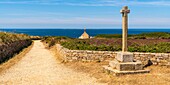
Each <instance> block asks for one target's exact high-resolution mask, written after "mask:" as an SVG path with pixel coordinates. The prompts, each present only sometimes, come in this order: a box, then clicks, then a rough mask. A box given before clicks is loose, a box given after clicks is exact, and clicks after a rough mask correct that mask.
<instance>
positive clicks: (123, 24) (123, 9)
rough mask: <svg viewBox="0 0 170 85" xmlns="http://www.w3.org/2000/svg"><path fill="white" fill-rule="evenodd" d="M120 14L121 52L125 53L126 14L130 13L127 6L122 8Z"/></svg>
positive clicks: (126, 49)
mask: <svg viewBox="0 0 170 85" xmlns="http://www.w3.org/2000/svg"><path fill="white" fill-rule="evenodd" d="M120 13H121V14H122V32H123V34H122V36H123V37H122V52H127V51H128V48H127V33H128V13H130V10H129V9H128V6H124V7H123V8H122V10H120Z"/></svg>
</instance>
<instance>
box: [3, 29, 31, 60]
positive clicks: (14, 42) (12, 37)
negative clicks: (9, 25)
mask: <svg viewBox="0 0 170 85" xmlns="http://www.w3.org/2000/svg"><path fill="white" fill-rule="evenodd" d="M31 43H32V41H31V38H30V37H29V36H28V35H25V34H14V33H6V32H0V63H3V62H5V61H7V60H9V59H10V58H12V57H13V56H14V55H15V54H17V53H19V52H20V51H22V49H24V48H26V47H28V46H29V45H31Z"/></svg>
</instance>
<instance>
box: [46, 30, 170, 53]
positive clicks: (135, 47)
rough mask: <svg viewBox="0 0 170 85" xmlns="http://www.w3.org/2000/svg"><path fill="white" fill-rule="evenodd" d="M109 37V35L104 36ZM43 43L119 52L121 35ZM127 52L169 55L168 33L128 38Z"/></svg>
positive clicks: (65, 38) (50, 38)
mask: <svg viewBox="0 0 170 85" xmlns="http://www.w3.org/2000/svg"><path fill="white" fill-rule="evenodd" d="M106 36H110V35H106ZM43 41H44V42H46V43H48V45H49V47H51V46H53V45H55V44H56V43H58V44H61V45H62V46H63V47H65V48H68V49H71V50H95V51H121V50H122V48H121V47H122V39H121V35H119V34H114V38H113V37H112V38H108V37H107V38H106V37H105V38H104V37H103V38H101V37H95V38H92V39H84V40H82V39H73V38H72V39H71V38H68V37H59V36H58V37H45V38H43ZM128 51H130V52H151V53H170V37H169V33H162V32H159V33H142V34H137V35H129V36H128Z"/></svg>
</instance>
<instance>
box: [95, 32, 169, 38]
mask: <svg viewBox="0 0 170 85" xmlns="http://www.w3.org/2000/svg"><path fill="white" fill-rule="evenodd" d="M95 38H122V35H121V34H99V35H97V36H95ZM128 38H130V39H170V33H166V32H153V33H142V34H134V35H128Z"/></svg>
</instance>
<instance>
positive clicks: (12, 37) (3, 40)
mask: <svg viewBox="0 0 170 85" xmlns="http://www.w3.org/2000/svg"><path fill="white" fill-rule="evenodd" d="M27 39H30V36H28V35H26V34H15V33H6V32H0V44H7V43H12V42H15V41H19V40H27Z"/></svg>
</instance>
